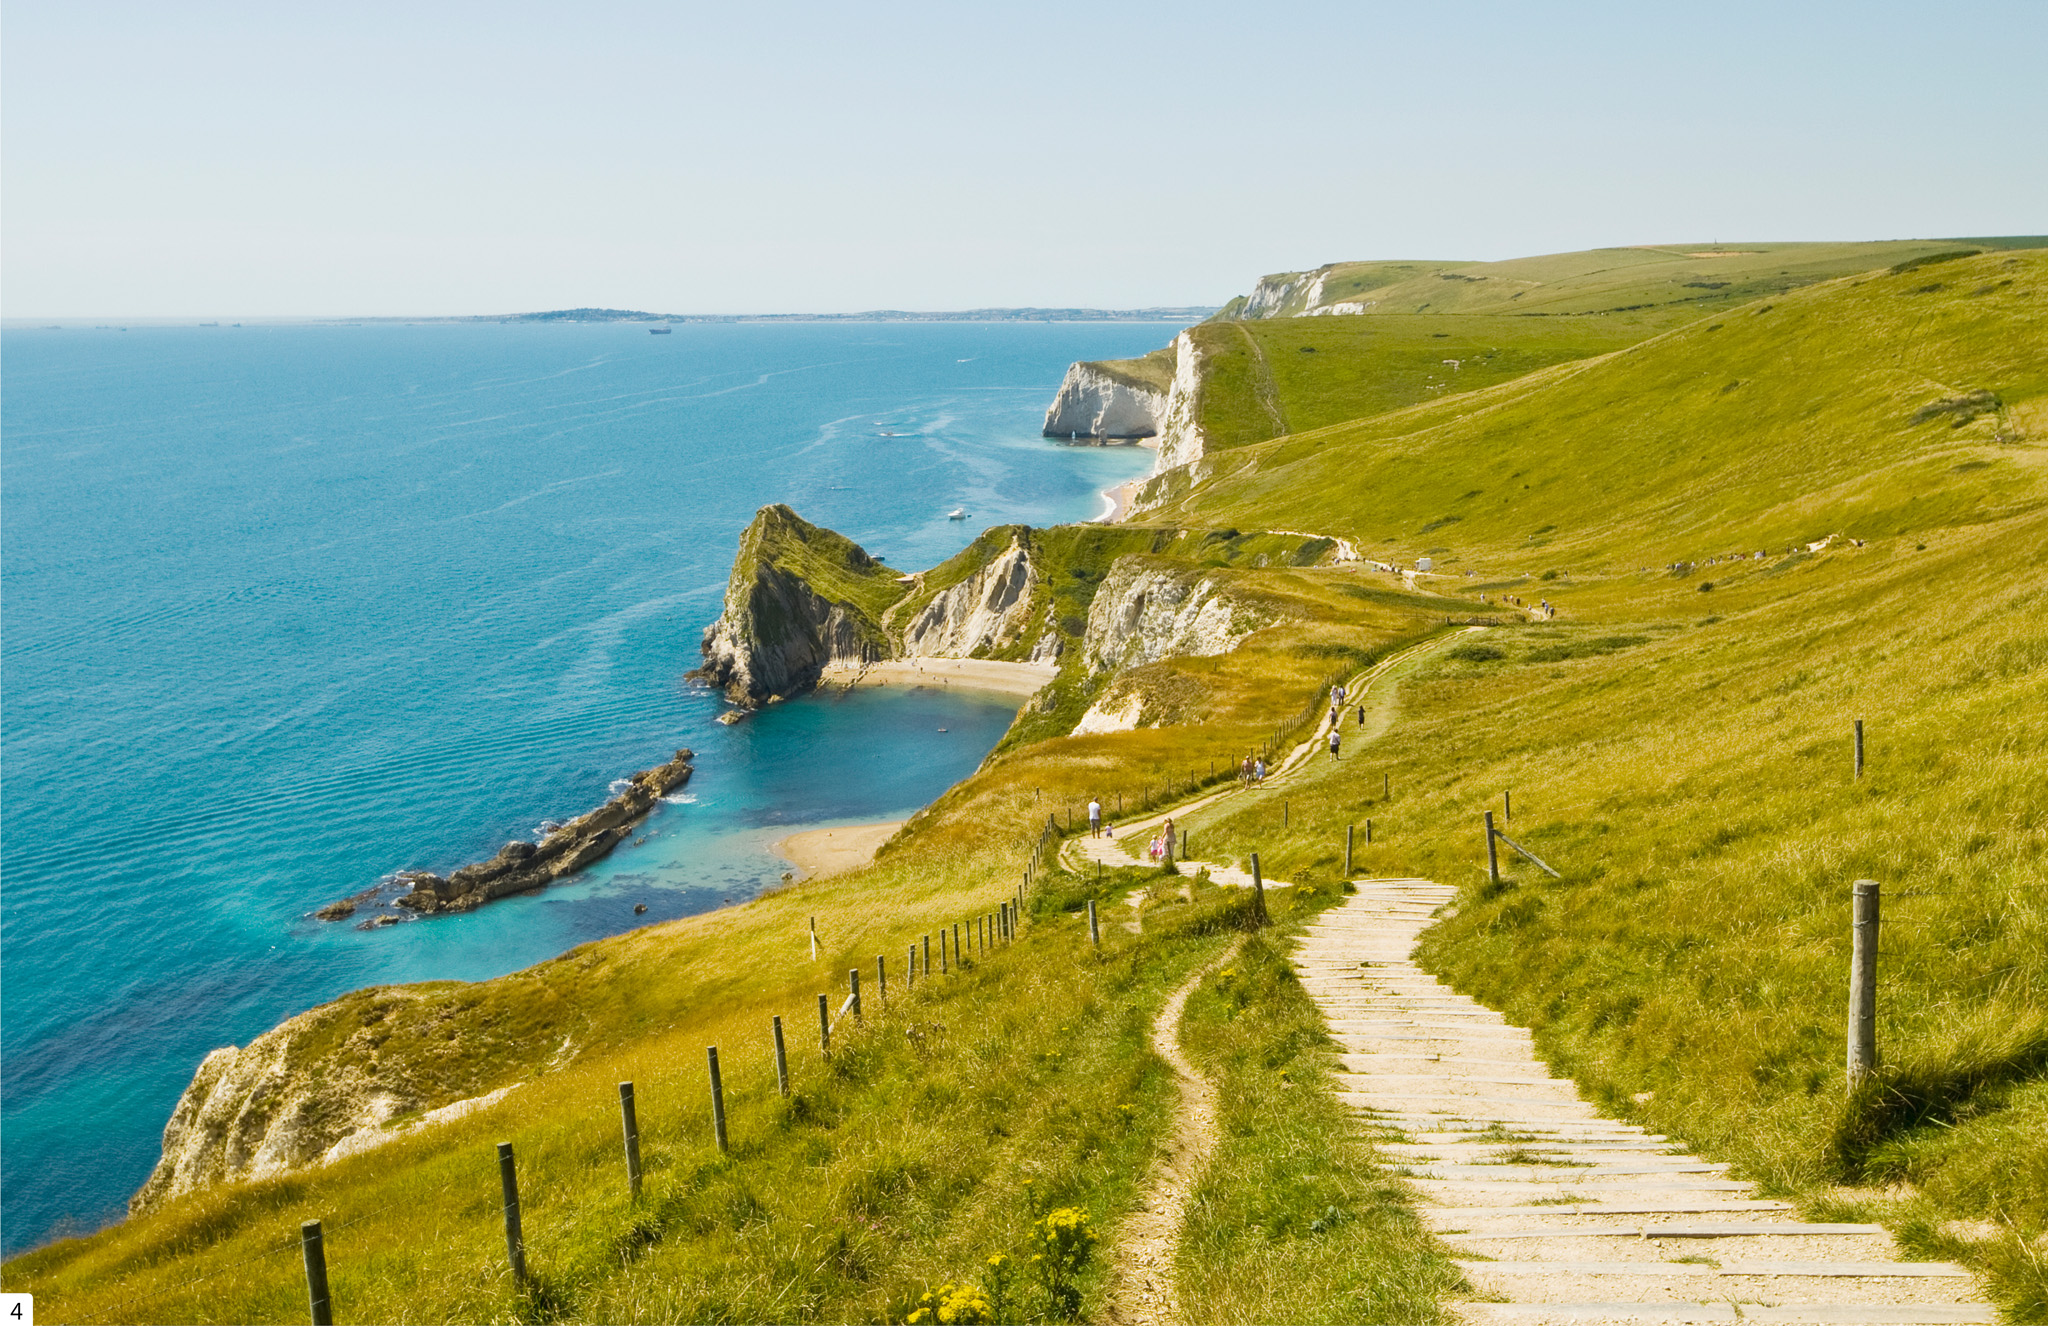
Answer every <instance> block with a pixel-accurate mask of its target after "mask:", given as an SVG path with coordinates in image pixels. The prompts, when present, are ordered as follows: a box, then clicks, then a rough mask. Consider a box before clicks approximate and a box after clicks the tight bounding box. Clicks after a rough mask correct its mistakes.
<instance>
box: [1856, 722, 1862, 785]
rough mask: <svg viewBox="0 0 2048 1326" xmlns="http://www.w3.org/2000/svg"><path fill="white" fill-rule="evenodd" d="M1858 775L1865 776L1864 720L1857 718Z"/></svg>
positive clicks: (1859, 776)
mask: <svg viewBox="0 0 2048 1326" xmlns="http://www.w3.org/2000/svg"><path fill="white" fill-rule="evenodd" d="M1856 776H1857V777H1858V778H1861V777H1862V776H1863V720H1862V719H1860V718H1859V719H1857V720H1856Z"/></svg>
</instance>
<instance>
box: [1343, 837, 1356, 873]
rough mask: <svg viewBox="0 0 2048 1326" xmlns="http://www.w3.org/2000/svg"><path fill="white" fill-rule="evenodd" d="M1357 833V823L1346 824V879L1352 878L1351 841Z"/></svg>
mask: <svg viewBox="0 0 2048 1326" xmlns="http://www.w3.org/2000/svg"><path fill="white" fill-rule="evenodd" d="M1357 833H1358V826H1357V825H1355V824H1347V825H1345V826H1344V878H1346V879H1350V878H1351V843H1352V839H1353V838H1354V837H1355V836H1356V835H1357Z"/></svg>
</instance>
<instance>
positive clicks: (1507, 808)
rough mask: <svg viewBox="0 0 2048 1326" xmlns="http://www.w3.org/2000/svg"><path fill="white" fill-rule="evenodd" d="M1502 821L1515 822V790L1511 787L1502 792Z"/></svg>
mask: <svg viewBox="0 0 2048 1326" xmlns="http://www.w3.org/2000/svg"><path fill="white" fill-rule="evenodd" d="M1500 822H1501V823H1502V824H1513V823H1514V822H1515V790H1514V789H1513V788H1509V789H1507V790H1506V791H1504V792H1502V793H1501V794H1500Z"/></svg>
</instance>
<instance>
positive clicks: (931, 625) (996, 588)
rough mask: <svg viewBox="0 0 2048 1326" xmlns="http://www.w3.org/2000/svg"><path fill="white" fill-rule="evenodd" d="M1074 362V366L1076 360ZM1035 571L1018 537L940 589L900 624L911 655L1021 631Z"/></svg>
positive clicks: (964, 654)
mask: <svg viewBox="0 0 2048 1326" xmlns="http://www.w3.org/2000/svg"><path fill="white" fill-rule="evenodd" d="M1077 367H1078V365H1077ZM1037 584H1038V574H1037V572H1036V570H1035V569H1034V568H1033V567H1032V565H1031V554H1030V553H1029V552H1028V551H1026V550H1025V547H1024V544H1023V541H1022V540H1021V539H1020V540H1017V541H1015V542H1013V543H1011V545H1010V546H1009V548H1008V549H1006V550H1005V551H1004V552H1003V553H1001V554H1000V555H999V556H997V557H996V558H995V559H994V560H992V561H991V562H989V564H988V565H987V566H984V567H982V568H981V569H980V570H979V571H977V572H975V573H974V574H973V575H971V576H969V577H967V578H966V579H965V580H962V581H961V582H960V583H959V584H956V585H953V586H951V587H949V588H947V589H945V590H942V591H940V592H939V593H938V594H937V595H935V596H933V598H932V601H931V602H930V603H928V604H926V605H925V607H924V610H923V611H921V612H919V613H918V614H917V616H916V617H914V618H912V619H911V621H910V624H909V625H908V626H906V627H904V628H903V653H904V655H905V656H906V657H910V658H972V657H974V655H975V652H976V651H977V650H982V649H1000V648H1002V647H1003V646H1004V645H1007V644H1009V643H1011V642H1012V641H1014V640H1015V639H1017V637H1018V636H1020V635H1022V634H1023V632H1024V629H1025V628H1026V627H1027V626H1028V625H1030V620H1031V591H1032V590H1033V589H1034V588H1035V587H1036V586H1037Z"/></svg>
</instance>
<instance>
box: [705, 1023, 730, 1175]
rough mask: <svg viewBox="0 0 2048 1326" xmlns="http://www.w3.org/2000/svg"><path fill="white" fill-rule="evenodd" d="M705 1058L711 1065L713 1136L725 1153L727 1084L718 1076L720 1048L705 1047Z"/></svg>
mask: <svg viewBox="0 0 2048 1326" xmlns="http://www.w3.org/2000/svg"><path fill="white" fill-rule="evenodd" d="M704 1057H705V1059H706V1060H708V1061H709V1062H710V1064H711V1134H712V1136H713V1137H715V1138H717V1140H718V1149H719V1150H720V1151H721V1152H723V1151H725V1150H726V1149H727V1148H726V1145H725V1083H724V1082H723V1081H722V1080H720V1078H719V1076H718V1047H717V1046H716V1045H707V1046H705V1047H704Z"/></svg>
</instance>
